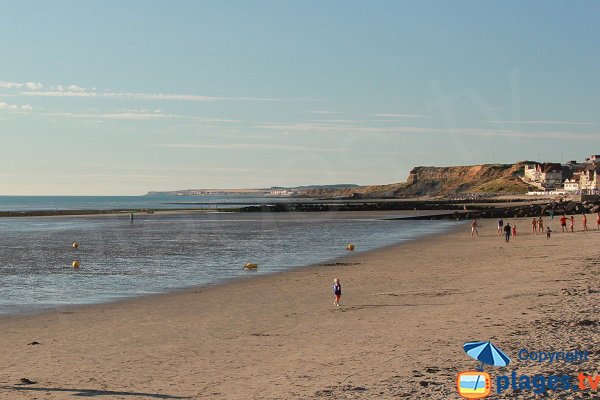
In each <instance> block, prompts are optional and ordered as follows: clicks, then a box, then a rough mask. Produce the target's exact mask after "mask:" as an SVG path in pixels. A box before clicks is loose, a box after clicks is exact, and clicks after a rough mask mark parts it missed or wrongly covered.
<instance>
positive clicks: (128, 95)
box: [21, 86, 279, 102]
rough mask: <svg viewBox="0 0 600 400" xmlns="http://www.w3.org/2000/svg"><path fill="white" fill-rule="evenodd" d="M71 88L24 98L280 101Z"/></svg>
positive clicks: (25, 92) (273, 99) (33, 92)
mask: <svg viewBox="0 0 600 400" xmlns="http://www.w3.org/2000/svg"><path fill="white" fill-rule="evenodd" d="M69 88H70V86H68V87H66V88H62V89H63V90H48V91H24V92H22V93H21V94H22V95H23V96H36V97H94V98H112V99H128V100H164V101H193V102H215V101H222V102H228V101H231V102H244V101H265V102H274V101H279V99H275V98H262V97H216V96H198V95H191V94H170V93H135V92H96V91H89V90H86V89H84V88H80V89H81V90H71V89H69Z"/></svg>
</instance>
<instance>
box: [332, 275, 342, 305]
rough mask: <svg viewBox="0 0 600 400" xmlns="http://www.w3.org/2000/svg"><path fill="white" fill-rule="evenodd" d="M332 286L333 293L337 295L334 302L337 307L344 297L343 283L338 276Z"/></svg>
mask: <svg viewBox="0 0 600 400" xmlns="http://www.w3.org/2000/svg"><path fill="white" fill-rule="evenodd" d="M331 288H332V289H333V295H334V296H335V300H334V301H333V304H335V306H336V307H339V306H340V299H341V298H342V284H341V283H340V280H339V279H338V278H335V279H334V280H333V286H332V287H331Z"/></svg>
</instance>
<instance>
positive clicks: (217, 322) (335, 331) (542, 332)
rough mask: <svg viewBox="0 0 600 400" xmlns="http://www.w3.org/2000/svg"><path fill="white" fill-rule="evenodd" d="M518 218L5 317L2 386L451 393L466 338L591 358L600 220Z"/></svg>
mask: <svg viewBox="0 0 600 400" xmlns="http://www.w3.org/2000/svg"><path fill="white" fill-rule="evenodd" d="M516 221H517V225H518V226H519V228H520V229H519V230H520V231H519V236H518V237H517V238H515V239H514V240H512V241H511V242H510V243H505V242H504V240H503V238H501V237H498V236H497V235H496V221H495V220H482V221H480V224H481V225H482V227H481V228H480V236H479V237H478V238H472V237H471V235H470V232H469V229H470V228H469V227H468V225H463V226H462V227H460V228H459V229H456V230H454V231H452V232H451V233H448V234H443V235H437V236H432V237H429V238H427V239H423V240H418V241H414V242H409V243H405V244H400V245H396V246H392V247H387V248H385V249H381V250H378V251H374V252H369V253H364V254H358V255H355V256H349V257H347V258H344V259H342V260H338V261H337V262H335V263H329V264H327V265H321V266H311V267H305V268H299V269H296V270H294V271H291V272H285V273H279V274H274V275H269V276H260V277H256V278H254V279H246V280H241V281H236V282H231V283H227V284H223V285H216V286H211V287H204V288H196V289H190V290H186V291H184V292H180V293H172V294H166V295H158V296H151V297H145V298H138V299H133V300H127V301H123V302H119V303H113V304H104V305H94V306H85V307H78V308H63V309H58V310H55V311H52V312H47V313H44V314H40V315H26V316H13V317H5V318H2V319H0V340H1V342H2V344H3V350H4V351H3V357H2V363H3V368H2V369H1V371H0V385H1V388H0V398H2V399H71V398H77V397H78V396H83V397H86V396H89V397H93V398H98V399H104V398H106V399H132V400H133V399H153V398H154V399H180V398H190V399H205V398H206V399H313V398H315V399H319V398H332V399H355V398H356V399H358V398H361V399H362V398H374V399H381V398H407V399H422V398H433V399H454V398H459V396H458V394H457V392H456V388H455V379H456V374H457V373H458V372H460V371H463V370H470V369H474V368H475V367H476V366H477V363H476V362H475V361H474V360H472V359H471V358H469V357H468V356H467V355H466V354H465V353H464V352H463V349H462V345H463V343H464V342H467V341H478V340H492V341H493V342H494V343H495V344H496V345H498V346H499V347H500V348H501V349H502V350H504V351H505V352H506V353H507V354H509V355H511V357H514V358H516V354H517V352H518V351H519V349H521V348H523V347H527V348H530V349H536V350H556V351H558V350H568V349H574V348H585V349H587V350H591V351H595V353H593V354H592V357H593V358H592V359H591V360H592V361H591V362H590V364H589V365H588V366H587V370H588V371H589V372H594V373H597V371H596V366H597V365H598V359H597V357H598V356H599V355H600V349H599V348H598V344H599V342H600V335H598V333H597V327H598V318H597V315H598V311H599V306H598V304H600V303H599V301H598V300H599V298H600V294H599V293H600V288H599V284H598V280H597V278H596V275H597V273H598V268H599V266H600V262H599V261H598V259H599V258H600V250H599V247H598V242H599V240H600V232H598V231H596V230H592V231H589V232H585V233H584V232H575V233H561V232H558V231H559V230H560V227H559V226H558V221H557V220H555V221H553V222H552V228H553V229H554V230H555V233H554V234H553V236H552V238H551V239H550V240H547V239H546V237H545V235H543V236H542V235H537V236H534V235H532V234H531V233H530V232H529V229H530V224H529V222H528V220H516ZM510 222H511V223H512V222H513V220H510ZM546 222H547V223H548V222H549V221H546ZM578 222H579V221H578ZM525 227H527V228H525ZM357 246H360V243H357ZM336 277H337V278H340V280H341V282H342V285H343V296H342V299H341V304H342V306H341V307H339V308H336V307H335V306H334V305H333V295H332V292H331V289H330V286H331V284H332V281H333V278H336ZM32 342H38V343H39V344H35V345H32V344H30V343H32ZM516 364H517V365H516V366H518V368H519V372H520V373H531V374H534V373H539V372H544V371H545V370H544V367H547V368H550V367H549V366H547V365H546V366H544V365H542V366H540V365H537V364H524V363H516ZM569 368H570V369H569ZM584 369H585V368H584ZM500 370H502V369H500ZM503 370H505V371H508V372H507V373H510V371H512V370H511V369H510V367H507V368H505V369H503ZM550 370H551V371H557V367H556V366H552V367H551V369H550ZM575 370H576V369H575V368H574V367H572V366H565V372H572V373H575ZM21 378H27V379H30V380H31V381H35V382H37V383H35V384H30V385H20V384H19V383H20V380H21ZM568 396H573V395H572V394H568V393H565V394H559V393H555V394H552V396H551V397H552V398H575V397H568ZM533 397H534V396H533V394H531V393H520V394H515V393H511V392H507V393H506V394H503V395H502V396H498V395H496V396H494V398H523V399H526V398H533ZM577 398H580V397H577Z"/></svg>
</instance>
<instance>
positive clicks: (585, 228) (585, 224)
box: [581, 213, 587, 232]
mask: <svg viewBox="0 0 600 400" xmlns="http://www.w3.org/2000/svg"><path fill="white" fill-rule="evenodd" d="M581 224H582V225H583V231H584V232H586V231H587V215H585V213H584V214H583V217H581Z"/></svg>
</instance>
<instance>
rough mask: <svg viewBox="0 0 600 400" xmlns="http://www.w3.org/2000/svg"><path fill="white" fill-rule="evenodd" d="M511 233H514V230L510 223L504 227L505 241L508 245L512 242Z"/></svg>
mask: <svg viewBox="0 0 600 400" xmlns="http://www.w3.org/2000/svg"><path fill="white" fill-rule="evenodd" d="M511 232H512V229H511V227H510V222H509V223H507V224H506V226H505V227H504V240H505V241H506V243H508V242H509V241H510V234H511Z"/></svg>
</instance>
